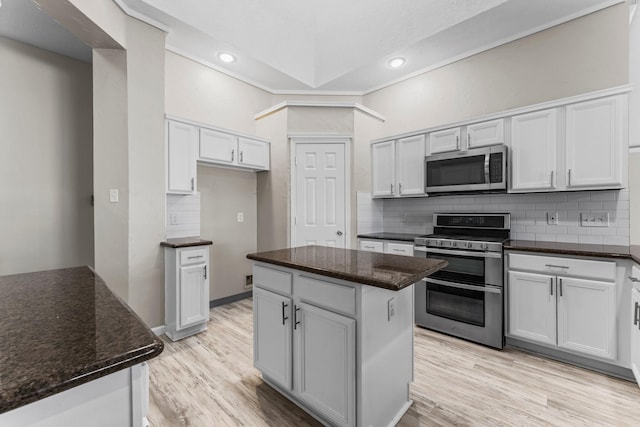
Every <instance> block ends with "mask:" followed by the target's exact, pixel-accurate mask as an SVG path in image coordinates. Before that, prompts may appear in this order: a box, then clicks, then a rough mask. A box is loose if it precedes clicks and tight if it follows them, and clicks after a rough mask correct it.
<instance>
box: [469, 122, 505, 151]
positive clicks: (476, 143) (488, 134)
mask: <svg viewBox="0 0 640 427" xmlns="http://www.w3.org/2000/svg"><path fill="white" fill-rule="evenodd" d="M497 144H504V119H498V120H491V121H488V122H480V123H474V124H472V125H468V126H467V148H476V147H486V146H487V145H497Z"/></svg>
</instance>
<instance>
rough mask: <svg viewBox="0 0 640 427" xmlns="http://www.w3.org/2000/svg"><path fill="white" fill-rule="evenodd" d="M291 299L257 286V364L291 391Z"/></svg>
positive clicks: (255, 364) (254, 307) (254, 299)
mask: <svg viewBox="0 0 640 427" xmlns="http://www.w3.org/2000/svg"><path fill="white" fill-rule="evenodd" d="M290 318H291V298H287V297H283V296H280V295H278V294H276V293H273V292H269V291H266V290H264V289H260V288H254V289H253V365H254V366H255V367H256V368H257V369H259V370H260V371H262V373H263V374H264V375H266V376H267V377H269V379H271V380H272V381H274V382H275V383H277V384H278V385H279V386H280V387H282V388H284V389H285V390H291V386H292V384H291V373H292V368H291V360H292V359H291V358H292V348H291V320H290Z"/></svg>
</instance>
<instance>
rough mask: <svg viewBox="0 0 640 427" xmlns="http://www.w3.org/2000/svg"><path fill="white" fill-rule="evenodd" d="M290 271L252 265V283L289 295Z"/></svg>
mask: <svg viewBox="0 0 640 427" xmlns="http://www.w3.org/2000/svg"><path fill="white" fill-rule="evenodd" d="M291 281H292V280H291V273H286V272H284V271H280V270H274V269H272V268H267V267H262V266H259V265H254V266H253V284H254V285H255V286H259V287H261V288H264V289H269V290H272V291H274V292H277V293H280V294H284V295H291Z"/></svg>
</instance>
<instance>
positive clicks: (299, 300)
mask: <svg viewBox="0 0 640 427" xmlns="http://www.w3.org/2000/svg"><path fill="white" fill-rule="evenodd" d="M253 283H254V292H253V305H254V365H255V366H256V368H258V369H259V370H260V371H261V372H262V375H263V379H264V380H265V382H266V383H268V384H269V385H271V386H272V387H274V388H275V389H276V390H278V391H279V392H280V393H282V394H283V395H284V396H286V397H287V398H289V399H290V400H291V401H293V402H294V403H296V404H297V405H298V406H300V407H301V408H303V409H304V410H305V411H307V412H308V413H309V414H311V415H312V416H313V417H315V418H316V419H318V420H319V421H321V422H322V423H323V424H325V425H337V426H363V427H369V426H373V427H375V426H393V425H395V424H396V423H398V421H399V420H400V418H401V417H402V416H403V415H404V413H405V412H406V411H407V409H408V408H409V407H410V406H411V404H412V400H411V399H410V398H409V385H410V383H411V382H412V381H413V325H414V303H413V288H414V286H413V285H411V286H408V287H406V288H404V289H401V290H399V291H392V290H388V289H384V288H380V287H374V286H369V285H363V284H359V283H354V282H347V281H343V280H339V279H334V278H330V277H326V276H321V275H316V274H312V273H307V272H304V271H299V270H295V269H292V268H286V267H281V266H278V265H272V264H266V263H262V262H256V263H255V264H254V267H253Z"/></svg>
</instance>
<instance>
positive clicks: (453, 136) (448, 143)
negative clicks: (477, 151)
mask: <svg viewBox="0 0 640 427" xmlns="http://www.w3.org/2000/svg"><path fill="white" fill-rule="evenodd" d="M461 133H462V128H451V129H445V130H439V131H437V132H431V133H430V134H429V154H437V153H445V152H447V151H456V150H460V149H461V148H460V147H461V146H460V137H461Z"/></svg>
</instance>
